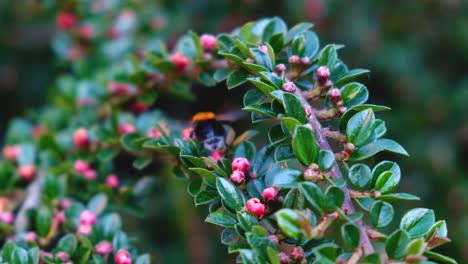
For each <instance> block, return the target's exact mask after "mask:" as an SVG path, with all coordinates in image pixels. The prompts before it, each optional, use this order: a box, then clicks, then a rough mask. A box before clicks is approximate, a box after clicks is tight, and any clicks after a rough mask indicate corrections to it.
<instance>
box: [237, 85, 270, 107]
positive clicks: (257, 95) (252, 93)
mask: <svg viewBox="0 0 468 264" xmlns="http://www.w3.org/2000/svg"><path fill="white" fill-rule="evenodd" d="M266 98H267V97H266V96H265V94H264V93H263V92H262V91H260V90H259V89H254V88H253V89H250V90H248V91H247V92H246V93H245V95H244V100H243V103H244V106H247V105H251V104H261V103H263V102H264V101H265V99H266Z"/></svg>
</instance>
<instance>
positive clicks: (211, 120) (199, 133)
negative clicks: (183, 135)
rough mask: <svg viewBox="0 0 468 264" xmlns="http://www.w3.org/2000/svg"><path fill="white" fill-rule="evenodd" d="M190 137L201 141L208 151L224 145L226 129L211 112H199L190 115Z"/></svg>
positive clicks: (222, 147) (218, 148)
mask: <svg viewBox="0 0 468 264" xmlns="http://www.w3.org/2000/svg"><path fill="white" fill-rule="evenodd" d="M192 128H193V130H192V134H191V138H193V139H195V140H197V141H199V142H200V143H202V145H203V148H204V149H205V150H206V151H208V152H210V153H211V152H213V151H215V150H222V149H224V148H225V147H226V130H225V129H224V126H223V124H222V123H221V122H219V121H218V120H217V119H216V115H215V113H213V112H199V113H196V114H195V115H194V116H193V117H192Z"/></svg>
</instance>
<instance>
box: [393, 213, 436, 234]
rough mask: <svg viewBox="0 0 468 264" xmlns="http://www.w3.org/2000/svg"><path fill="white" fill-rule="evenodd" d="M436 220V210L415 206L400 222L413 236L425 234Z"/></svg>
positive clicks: (401, 226) (402, 227)
mask: <svg viewBox="0 0 468 264" xmlns="http://www.w3.org/2000/svg"><path fill="white" fill-rule="evenodd" d="M434 222H435V216H434V211H432V210H429V209H426V208H415V209H412V210H410V211H408V212H407V213H406V214H405V215H404V216H403V218H402V219H401V222H400V228H401V229H404V230H406V231H407V232H408V234H409V235H411V237H412V238H416V237H420V236H424V235H425V234H426V233H427V232H428V231H429V229H430V228H431V226H432V225H433V224H434Z"/></svg>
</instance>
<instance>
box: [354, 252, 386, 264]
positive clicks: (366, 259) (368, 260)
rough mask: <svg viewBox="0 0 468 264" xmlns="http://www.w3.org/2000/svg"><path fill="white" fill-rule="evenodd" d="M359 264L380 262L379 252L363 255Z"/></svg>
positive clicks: (380, 263) (376, 263) (378, 263)
mask: <svg viewBox="0 0 468 264" xmlns="http://www.w3.org/2000/svg"><path fill="white" fill-rule="evenodd" d="M359 264H382V259H381V258H380V254H379V253H374V254H370V255H367V256H365V257H364V258H363V259H362V260H361V261H360V262H359Z"/></svg>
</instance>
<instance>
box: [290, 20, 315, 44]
mask: <svg viewBox="0 0 468 264" xmlns="http://www.w3.org/2000/svg"><path fill="white" fill-rule="evenodd" d="M313 26H314V24H312V23H309V22H304V23H300V24H297V25H295V26H294V27H292V28H291V29H289V31H288V33H287V34H286V40H285V43H289V42H291V41H292V40H293V39H294V38H295V37H296V36H298V35H299V34H301V33H303V32H305V31H307V30H308V29H310V28H312V27H313Z"/></svg>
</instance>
